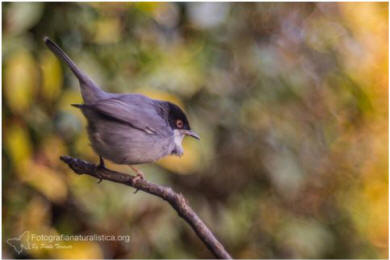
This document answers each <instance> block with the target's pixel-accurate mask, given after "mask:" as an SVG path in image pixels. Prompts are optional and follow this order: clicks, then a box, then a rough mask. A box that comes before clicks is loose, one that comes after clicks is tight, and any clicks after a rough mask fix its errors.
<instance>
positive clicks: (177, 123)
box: [176, 119, 183, 128]
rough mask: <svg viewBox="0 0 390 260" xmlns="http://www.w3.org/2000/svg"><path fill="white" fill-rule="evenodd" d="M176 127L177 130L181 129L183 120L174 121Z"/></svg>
mask: <svg viewBox="0 0 390 260" xmlns="http://www.w3.org/2000/svg"><path fill="white" fill-rule="evenodd" d="M176 126H177V128H183V120H180V119H178V120H176Z"/></svg>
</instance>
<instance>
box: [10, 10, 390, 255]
mask: <svg viewBox="0 0 390 260" xmlns="http://www.w3.org/2000/svg"><path fill="white" fill-rule="evenodd" d="M2 12H3V20H2V23H3V25H2V26H3V38H2V46H3V48H2V58H3V63H2V76H3V77H2V85H3V88H2V95H3V99H2V102H3V105H2V117H3V120H2V125H3V136H2V138H3V147H2V154H3V155H2V162H3V164H2V165H3V168H2V170H3V175H2V188H3V208H2V213H3V223H2V224H3V225H2V234H3V245H2V248H3V257H7V258H21V257H29V258H210V257H212V255H211V254H210V253H209V251H208V250H207V249H206V248H205V246H204V245H203V244H202V243H201V242H200V241H199V239H198V238H197V237H196V236H195V235H194V233H193V231H192V230H191V229H190V228H189V226H188V225H187V224H186V223H185V222H184V221H183V220H182V219H180V218H179V217H178V216H177V214H176V212H175V211H173V210H172V209H171V207H170V206H169V205H168V204H167V203H165V202H164V201H162V200H160V199H158V198H155V197H153V196H151V195H148V194H145V193H142V192H138V193H137V194H133V192H134V190H133V189H131V188H129V187H126V186H121V185H118V184H114V183H110V182H106V181H103V182H102V183H101V184H96V180H95V179H93V178H91V177H88V176H78V175H76V174H74V173H72V172H71V171H70V170H69V169H68V168H67V167H66V166H65V165H64V164H63V163H62V162H61V161H60V160H59V159H58V158H59V156H60V155H65V154H68V155H72V156H75V157H78V158H83V159H87V160H91V161H94V162H97V160H98V157H97V156H96V154H94V152H93V151H92V149H91V147H90V145H89V141H88V138H87V135H86V131H85V128H84V127H85V124H86V122H85V120H84V118H83V117H82V115H81V113H80V111H78V110H77V109H75V108H73V107H71V106H70V104H72V103H79V102H81V98H80V94H79V89H78V82H77V80H76V78H75V77H74V76H73V75H72V74H71V72H70V71H69V69H68V68H66V67H64V65H63V64H62V63H60V62H59V60H58V59H57V58H56V57H55V56H54V55H53V54H52V53H50V52H49V51H48V49H47V48H46V47H45V46H44V44H43V42H42V38H43V36H45V35H48V36H50V37H51V38H52V39H54V40H55V41H56V42H57V43H58V44H59V45H61V46H62V47H63V48H64V50H66V52H67V53H68V54H69V55H70V56H71V57H72V58H73V59H74V60H75V61H76V63H77V64H79V66H80V67H81V68H83V69H84V70H85V71H86V72H88V74H90V75H91V76H92V78H93V79H94V80H95V81H96V82H98V83H99V84H100V85H101V86H102V87H103V89H105V90H108V91H111V92H121V93H122V92H134V93H143V94H145V95H148V96H150V97H154V98H160V99H166V100H170V101H172V102H175V103H177V104H179V105H180V106H182V107H183V108H184V109H185V111H187V113H188V116H189V119H190V121H191V123H192V127H193V129H195V130H196V131H197V132H199V134H200V136H201V141H200V142H197V141H195V140H191V139H189V138H187V139H186V140H185V141H184V146H185V154H184V157H183V158H181V159H180V158H175V157H169V158H166V159H163V160H161V161H160V162H158V163H157V164H153V165H143V166H141V169H142V170H143V171H144V172H145V174H146V178H147V179H148V180H150V181H152V182H155V183H159V184H163V185H168V186H171V187H172V188H174V189H175V190H176V191H179V192H181V193H183V194H184V195H185V197H186V198H187V199H188V201H189V203H190V205H191V206H192V207H193V208H194V210H195V211H196V212H198V213H199V215H200V217H201V218H202V219H204V220H205V222H206V223H207V224H208V225H209V226H210V227H211V229H212V230H213V231H214V232H215V234H216V236H217V237H218V238H219V239H220V240H221V242H222V243H223V244H224V245H225V247H226V248H227V249H228V251H229V252H230V253H231V254H232V255H233V256H234V257H236V258H387V257H388V174H387V170H388V161H387V159H388V149H387V148H388V128H387V127H388V121H387V119H388V30H389V28H388V4H387V3H186V4H184V3H3V9H2ZM108 167H110V168H113V169H116V170H120V171H124V172H129V173H131V171H130V170H129V169H128V167H126V166H118V165H113V164H109V165H108ZM26 230H28V231H30V232H33V233H35V234H76V235H77V234H83V235H85V234H109V235H130V236H131V242H130V243H124V242H66V243H65V242H64V243H65V245H67V246H70V247H71V249H67V248H65V247H64V248H62V249H44V248H38V249H34V250H24V251H23V252H22V253H21V254H20V255H19V254H17V253H16V252H15V251H14V250H13V248H12V247H10V246H9V245H8V244H7V243H6V241H7V239H8V238H11V237H15V236H18V235H20V234H22V233H23V232H24V231H26Z"/></svg>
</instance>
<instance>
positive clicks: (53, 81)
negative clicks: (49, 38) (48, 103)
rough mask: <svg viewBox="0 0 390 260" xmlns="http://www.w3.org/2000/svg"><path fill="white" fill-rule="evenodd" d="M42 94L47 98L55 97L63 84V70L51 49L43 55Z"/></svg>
mask: <svg viewBox="0 0 390 260" xmlns="http://www.w3.org/2000/svg"><path fill="white" fill-rule="evenodd" d="M40 61H41V70H42V89H41V91H42V96H43V97H44V98H45V99H47V100H53V99H55V98H56V97H57V96H58V95H59V94H60V90H61V86H62V70H61V65H60V62H59V60H58V59H57V58H56V57H55V56H54V55H53V54H52V53H51V52H49V51H45V52H43V54H42V56H41V60H40Z"/></svg>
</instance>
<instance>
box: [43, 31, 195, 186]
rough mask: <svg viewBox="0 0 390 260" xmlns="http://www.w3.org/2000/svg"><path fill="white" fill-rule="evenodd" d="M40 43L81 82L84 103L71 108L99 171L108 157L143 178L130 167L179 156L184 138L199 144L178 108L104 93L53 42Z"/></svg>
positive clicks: (137, 96)
mask: <svg viewBox="0 0 390 260" xmlns="http://www.w3.org/2000/svg"><path fill="white" fill-rule="evenodd" d="M43 41H44V43H45V44H46V46H47V47H48V48H49V49H50V50H51V51H52V52H53V53H54V54H55V55H56V56H57V57H58V58H59V59H60V60H62V61H63V62H64V63H65V64H66V65H67V66H68V67H69V68H70V70H71V71H72V72H73V74H74V75H75V76H76V77H77V79H78V81H79V83H80V90H81V96H82V98H83V102H84V103H83V104H72V105H73V106H75V107H76V108H79V109H80V110H81V112H82V114H83V115H84V117H85V118H86V119H87V132H88V137H89V141H90V143H91V146H92V148H93V150H94V151H95V152H96V153H97V155H98V156H99V159H100V163H99V167H105V163H104V160H105V159H107V160H109V161H111V162H114V163H116V164H124V165H129V166H130V167H131V168H132V169H133V170H134V171H135V172H136V174H137V176H138V177H140V178H142V179H143V178H144V176H143V174H142V172H141V171H140V170H138V169H137V168H135V167H134V165H137V164H144V163H153V162H155V161H157V160H159V159H161V158H163V157H165V156H168V155H176V156H182V155H183V152H184V151H183V146H182V141H183V138H184V137H185V136H190V137H193V138H195V139H198V140H200V138H199V135H198V134H197V133H195V132H194V131H193V130H191V127H190V124H189V121H188V119H187V116H186V114H185V112H184V111H183V110H182V109H181V108H180V107H179V106H177V105H176V104H173V103H171V102H168V101H164V100H157V99H152V98H149V97H147V96H144V95H141V94H136V93H128V94H119V93H109V92H106V91H104V90H103V89H102V88H101V87H100V86H99V85H98V84H96V83H95V82H94V81H93V80H92V79H91V78H90V77H89V76H88V75H87V74H86V73H85V72H84V71H82V70H81V69H80V68H79V67H78V66H77V65H76V63H75V62H74V61H73V60H72V59H71V58H70V57H69V56H68V55H67V54H66V53H65V52H64V51H63V50H62V49H61V48H60V47H59V46H58V45H57V44H56V43H55V42H54V41H52V40H51V39H50V38H49V37H47V36H45V37H44V38H43ZM100 181H101V179H100Z"/></svg>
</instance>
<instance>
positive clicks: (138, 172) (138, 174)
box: [129, 165, 145, 193]
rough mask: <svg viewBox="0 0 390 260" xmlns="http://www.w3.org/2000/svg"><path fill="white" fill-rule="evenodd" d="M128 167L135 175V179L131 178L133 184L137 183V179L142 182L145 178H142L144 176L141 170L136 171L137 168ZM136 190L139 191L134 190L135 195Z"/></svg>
mask: <svg viewBox="0 0 390 260" xmlns="http://www.w3.org/2000/svg"><path fill="white" fill-rule="evenodd" d="M129 167H130V169H132V170H133V171H134V172H135V173H136V175H135V177H134V178H133V182H134V183H135V182H137V181H138V180H139V179H141V180H144V179H145V178H144V174H143V173H142V171H141V170H138V169H137V168H135V167H134V166H132V165H129ZM138 190H139V189H136V190H135V192H134V193H137V192H138Z"/></svg>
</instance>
